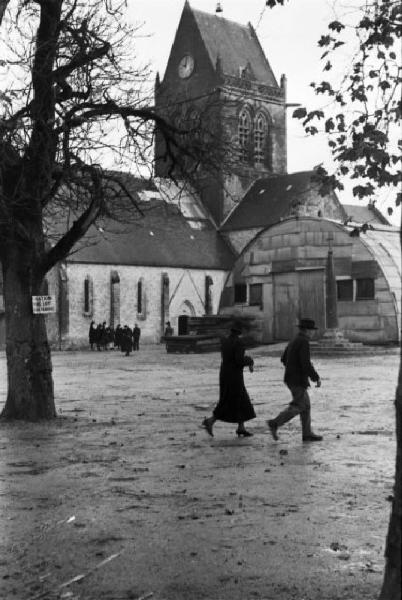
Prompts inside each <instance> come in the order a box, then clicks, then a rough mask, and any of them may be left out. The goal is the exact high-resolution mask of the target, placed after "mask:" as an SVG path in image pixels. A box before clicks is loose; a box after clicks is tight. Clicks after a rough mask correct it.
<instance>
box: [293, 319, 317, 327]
mask: <svg viewBox="0 0 402 600" xmlns="http://www.w3.org/2000/svg"><path fill="white" fill-rule="evenodd" d="M297 326H298V327H300V329H318V327H316V326H315V321H313V319H300V320H299V323H298V325H297Z"/></svg>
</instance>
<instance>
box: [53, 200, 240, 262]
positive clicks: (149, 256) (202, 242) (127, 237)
mask: <svg viewBox="0 0 402 600" xmlns="http://www.w3.org/2000/svg"><path fill="white" fill-rule="evenodd" d="M138 208H139V209H140V211H141V213H142V214H141V215H140V214H139V213H137V214H136V216H135V217H134V218H133V216H131V218H130V221H128V220H127V221H126V222H125V223H122V222H117V221H114V220H112V219H107V220H105V219H104V220H103V221H102V222H99V223H98V224H97V226H92V227H91V228H90V230H89V231H88V233H87V235H86V236H85V238H83V240H81V241H80V242H79V243H78V244H77V246H76V247H75V248H74V250H73V253H72V254H71V255H70V256H69V258H68V261H69V262H73V263H77V262H78V263H94V264H110V265H111V264H113V265H136V266H154V267H181V268H200V269H219V270H221V269H222V270H228V269H230V268H231V267H232V264H233V262H234V255H233V253H232V251H231V250H230V249H229V247H228V246H227V245H226V243H225V242H224V240H223V239H222V237H221V236H220V235H219V233H218V232H217V231H216V230H215V229H214V228H213V227H212V225H211V224H210V222H209V221H207V220H205V221H204V222H203V223H202V227H201V228H197V229H195V228H193V227H191V226H190V224H189V223H188V221H187V220H186V219H185V218H184V216H183V215H182V213H181V212H180V210H179V209H178V207H176V206H174V205H173V204H169V203H167V202H164V201H162V200H148V201H146V202H143V201H140V202H139V203H138ZM59 229H60V226H59Z"/></svg>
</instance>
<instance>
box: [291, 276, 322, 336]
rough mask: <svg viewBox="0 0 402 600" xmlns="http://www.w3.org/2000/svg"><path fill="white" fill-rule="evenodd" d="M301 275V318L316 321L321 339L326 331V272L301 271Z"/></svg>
mask: <svg viewBox="0 0 402 600" xmlns="http://www.w3.org/2000/svg"><path fill="white" fill-rule="evenodd" d="M298 275H299V317H301V318H303V317H305V318H306V317H307V318H309V319H314V321H315V324H316V327H318V331H317V334H316V336H314V337H321V336H322V334H323V333H324V331H325V270H324V269H301V270H300V271H298Z"/></svg>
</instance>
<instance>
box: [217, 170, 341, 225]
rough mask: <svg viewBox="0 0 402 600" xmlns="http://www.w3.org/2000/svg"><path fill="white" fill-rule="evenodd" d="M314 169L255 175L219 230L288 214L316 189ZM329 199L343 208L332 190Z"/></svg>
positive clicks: (271, 220)
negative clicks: (259, 176)
mask: <svg viewBox="0 0 402 600" xmlns="http://www.w3.org/2000/svg"><path fill="white" fill-rule="evenodd" d="M313 175H314V171H300V172H297V173H287V174H285V175H275V176H272V177H264V178H261V179H257V181H255V182H254V183H253V185H252V186H251V188H250V189H249V191H248V192H247V193H246V195H245V196H244V198H243V200H242V201H241V202H240V203H239V204H238V205H237V206H236V207H235V209H234V210H233V211H232V213H231V214H230V215H229V216H228V218H227V219H226V221H225V223H224V224H223V226H222V227H221V231H232V230H236V229H254V228H259V227H268V226H270V225H273V224H275V223H278V222H279V221H281V220H282V219H284V218H285V217H288V216H289V214H291V212H292V209H293V207H295V206H296V205H298V204H304V203H305V202H306V201H307V200H308V198H309V197H310V196H311V195H313V194H314V195H315V194H317V193H318V183H317V182H316V181H314V178H313ZM331 197H332V198H333V201H334V202H335V203H336V204H338V205H339V210H340V212H341V213H342V212H343V208H342V205H341V204H340V202H339V200H338V199H337V197H336V194H334V193H332V194H331ZM343 214H344V215H345V216H346V213H343Z"/></svg>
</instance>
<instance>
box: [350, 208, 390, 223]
mask: <svg viewBox="0 0 402 600" xmlns="http://www.w3.org/2000/svg"><path fill="white" fill-rule="evenodd" d="M343 208H344V209H345V212H346V214H347V216H348V218H349V220H350V221H353V222H354V223H371V224H373V223H381V224H382V225H389V221H388V220H387V219H386V218H385V217H384V215H383V214H381V212H380V211H379V210H378V209H377V208H376V207H375V206H374V205H372V204H366V205H365V206H364V205H360V206H357V205H355V204H343Z"/></svg>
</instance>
